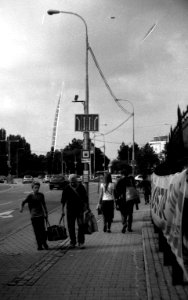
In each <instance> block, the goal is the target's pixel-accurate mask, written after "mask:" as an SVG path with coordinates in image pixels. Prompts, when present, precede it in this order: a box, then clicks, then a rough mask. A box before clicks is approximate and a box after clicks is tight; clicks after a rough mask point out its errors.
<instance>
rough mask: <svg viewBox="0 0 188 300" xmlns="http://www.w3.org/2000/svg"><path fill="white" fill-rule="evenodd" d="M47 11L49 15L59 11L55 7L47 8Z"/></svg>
mask: <svg viewBox="0 0 188 300" xmlns="http://www.w3.org/2000/svg"><path fill="white" fill-rule="evenodd" d="M47 13H48V14H49V15H50V16H51V15H55V14H59V13H60V11H59V10H55V9H49V10H48V11H47Z"/></svg>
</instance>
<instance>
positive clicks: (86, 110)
mask: <svg viewBox="0 0 188 300" xmlns="http://www.w3.org/2000/svg"><path fill="white" fill-rule="evenodd" d="M47 13H48V14H49V15H54V14H69V15H73V16H75V17H78V18H79V19H80V20H81V21H82V22H83V23H84V26H85V34H86V36H85V43H86V60H85V73H86V77H85V101H84V114H85V115H86V116H88V114H89V72H88V50H89V40H88V29H87V23H86V21H85V20H84V18H83V17H82V16H80V15H79V14H77V13H74V12H71V11H63V10H53V9H50V10H48V11H47ZM83 135H84V144H83V149H84V150H89V131H85V132H84V133H83ZM84 175H85V176H83V178H84V179H85V181H84V182H85V186H86V190H87V193H88V195H89V164H88V163H84Z"/></svg>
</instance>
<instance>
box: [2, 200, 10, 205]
mask: <svg viewBox="0 0 188 300" xmlns="http://www.w3.org/2000/svg"><path fill="white" fill-rule="evenodd" d="M9 203H12V201H9V202H5V203H1V204H0V205H7V204H9Z"/></svg>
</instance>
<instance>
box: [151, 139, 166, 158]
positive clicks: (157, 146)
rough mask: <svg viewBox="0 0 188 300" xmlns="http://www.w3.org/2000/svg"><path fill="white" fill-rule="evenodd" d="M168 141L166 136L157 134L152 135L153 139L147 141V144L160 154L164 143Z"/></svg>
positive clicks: (163, 148)
mask: <svg viewBox="0 0 188 300" xmlns="http://www.w3.org/2000/svg"><path fill="white" fill-rule="evenodd" d="M167 141H168V136H167V135H164V136H157V137H154V139H153V141H151V142H149V145H150V146H151V147H152V148H153V151H154V152H155V153H156V154H158V155H160V154H161V153H162V151H163V150H165V145H166V143H167Z"/></svg>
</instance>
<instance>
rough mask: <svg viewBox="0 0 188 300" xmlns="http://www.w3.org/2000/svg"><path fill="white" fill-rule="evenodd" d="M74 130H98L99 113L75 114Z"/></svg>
mask: <svg viewBox="0 0 188 300" xmlns="http://www.w3.org/2000/svg"><path fill="white" fill-rule="evenodd" d="M75 131H99V115H85V114H79V115H75Z"/></svg>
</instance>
